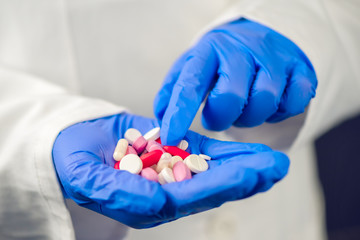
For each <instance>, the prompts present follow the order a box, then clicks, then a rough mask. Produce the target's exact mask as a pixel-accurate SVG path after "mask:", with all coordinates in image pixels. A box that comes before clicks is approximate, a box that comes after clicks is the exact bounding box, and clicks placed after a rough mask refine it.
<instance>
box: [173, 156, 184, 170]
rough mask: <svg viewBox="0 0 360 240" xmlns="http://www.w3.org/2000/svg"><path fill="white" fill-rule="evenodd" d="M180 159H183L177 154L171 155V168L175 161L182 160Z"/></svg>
mask: <svg viewBox="0 0 360 240" xmlns="http://www.w3.org/2000/svg"><path fill="white" fill-rule="evenodd" d="M182 161H183V159H182V158H181V157H179V156H173V157H172V158H171V160H170V166H171V168H173V167H174V165H175V163H177V162H182Z"/></svg>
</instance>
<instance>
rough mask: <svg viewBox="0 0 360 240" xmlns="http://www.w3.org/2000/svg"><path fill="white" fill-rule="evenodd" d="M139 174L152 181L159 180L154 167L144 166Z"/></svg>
mask: <svg viewBox="0 0 360 240" xmlns="http://www.w3.org/2000/svg"><path fill="white" fill-rule="evenodd" d="M140 175H141V176H142V177H144V178H146V179H147V180H150V181H154V182H158V181H159V177H158V174H157V172H156V171H155V170H154V169H152V168H151V167H147V168H144V169H143V170H142V171H141V173H140Z"/></svg>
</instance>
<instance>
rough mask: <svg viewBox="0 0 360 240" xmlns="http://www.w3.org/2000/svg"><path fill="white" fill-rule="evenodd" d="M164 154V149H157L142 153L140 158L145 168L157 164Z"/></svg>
mask: <svg viewBox="0 0 360 240" xmlns="http://www.w3.org/2000/svg"><path fill="white" fill-rule="evenodd" d="M162 154H163V152H162V151H160V150H155V151H152V152H149V153H146V154H144V155H142V156H141V157H140V159H141V161H142V162H143V168H147V167H150V166H152V165H154V164H157V163H158V161H159V160H160V157H161V155H162Z"/></svg>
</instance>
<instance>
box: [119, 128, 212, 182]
mask: <svg viewBox="0 0 360 240" xmlns="http://www.w3.org/2000/svg"><path fill="white" fill-rule="evenodd" d="M188 146H189V144H188V142H187V141H186V140H182V141H181V142H180V143H179V145H178V146H163V145H162V144H161V141H160V128H158V127H157V128H154V129H151V130H150V131H149V132H147V133H146V134H145V135H144V136H143V135H142V134H141V133H140V132H139V131H138V130H137V129H134V128H130V129H128V130H127V131H126V132H125V135H124V138H122V139H120V140H119V141H118V143H117V145H116V148H115V151H114V154H113V158H114V160H115V161H116V163H115V166H114V168H115V169H120V170H126V171H128V172H131V173H133V174H140V175H141V176H142V177H144V178H146V179H148V180H151V181H155V182H159V183H160V184H166V183H171V182H180V181H183V180H186V179H191V178H192V173H200V172H204V171H206V170H207V169H208V168H209V165H208V163H207V162H206V160H211V158H210V157H209V156H207V155H205V154H199V155H196V154H190V153H189V152H187V150H188Z"/></svg>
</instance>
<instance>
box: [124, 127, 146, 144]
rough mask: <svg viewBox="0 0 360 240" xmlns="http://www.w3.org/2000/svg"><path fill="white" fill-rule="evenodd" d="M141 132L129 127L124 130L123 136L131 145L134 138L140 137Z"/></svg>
mask: <svg viewBox="0 0 360 240" xmlns="http://www.w3.org/2000/svg"><path fill="white" fill-rule="evenodd" d="M141 136H142V135H141V133H140V132H139V130H137V129H135V128H129V129H128V130H126V132H125V134H124V137H125V138H126V140H127V141H128V142H129V144H131V145H133V144H134V142H135V141H136V139H138V138H139V137H141Z"/></svg>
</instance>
